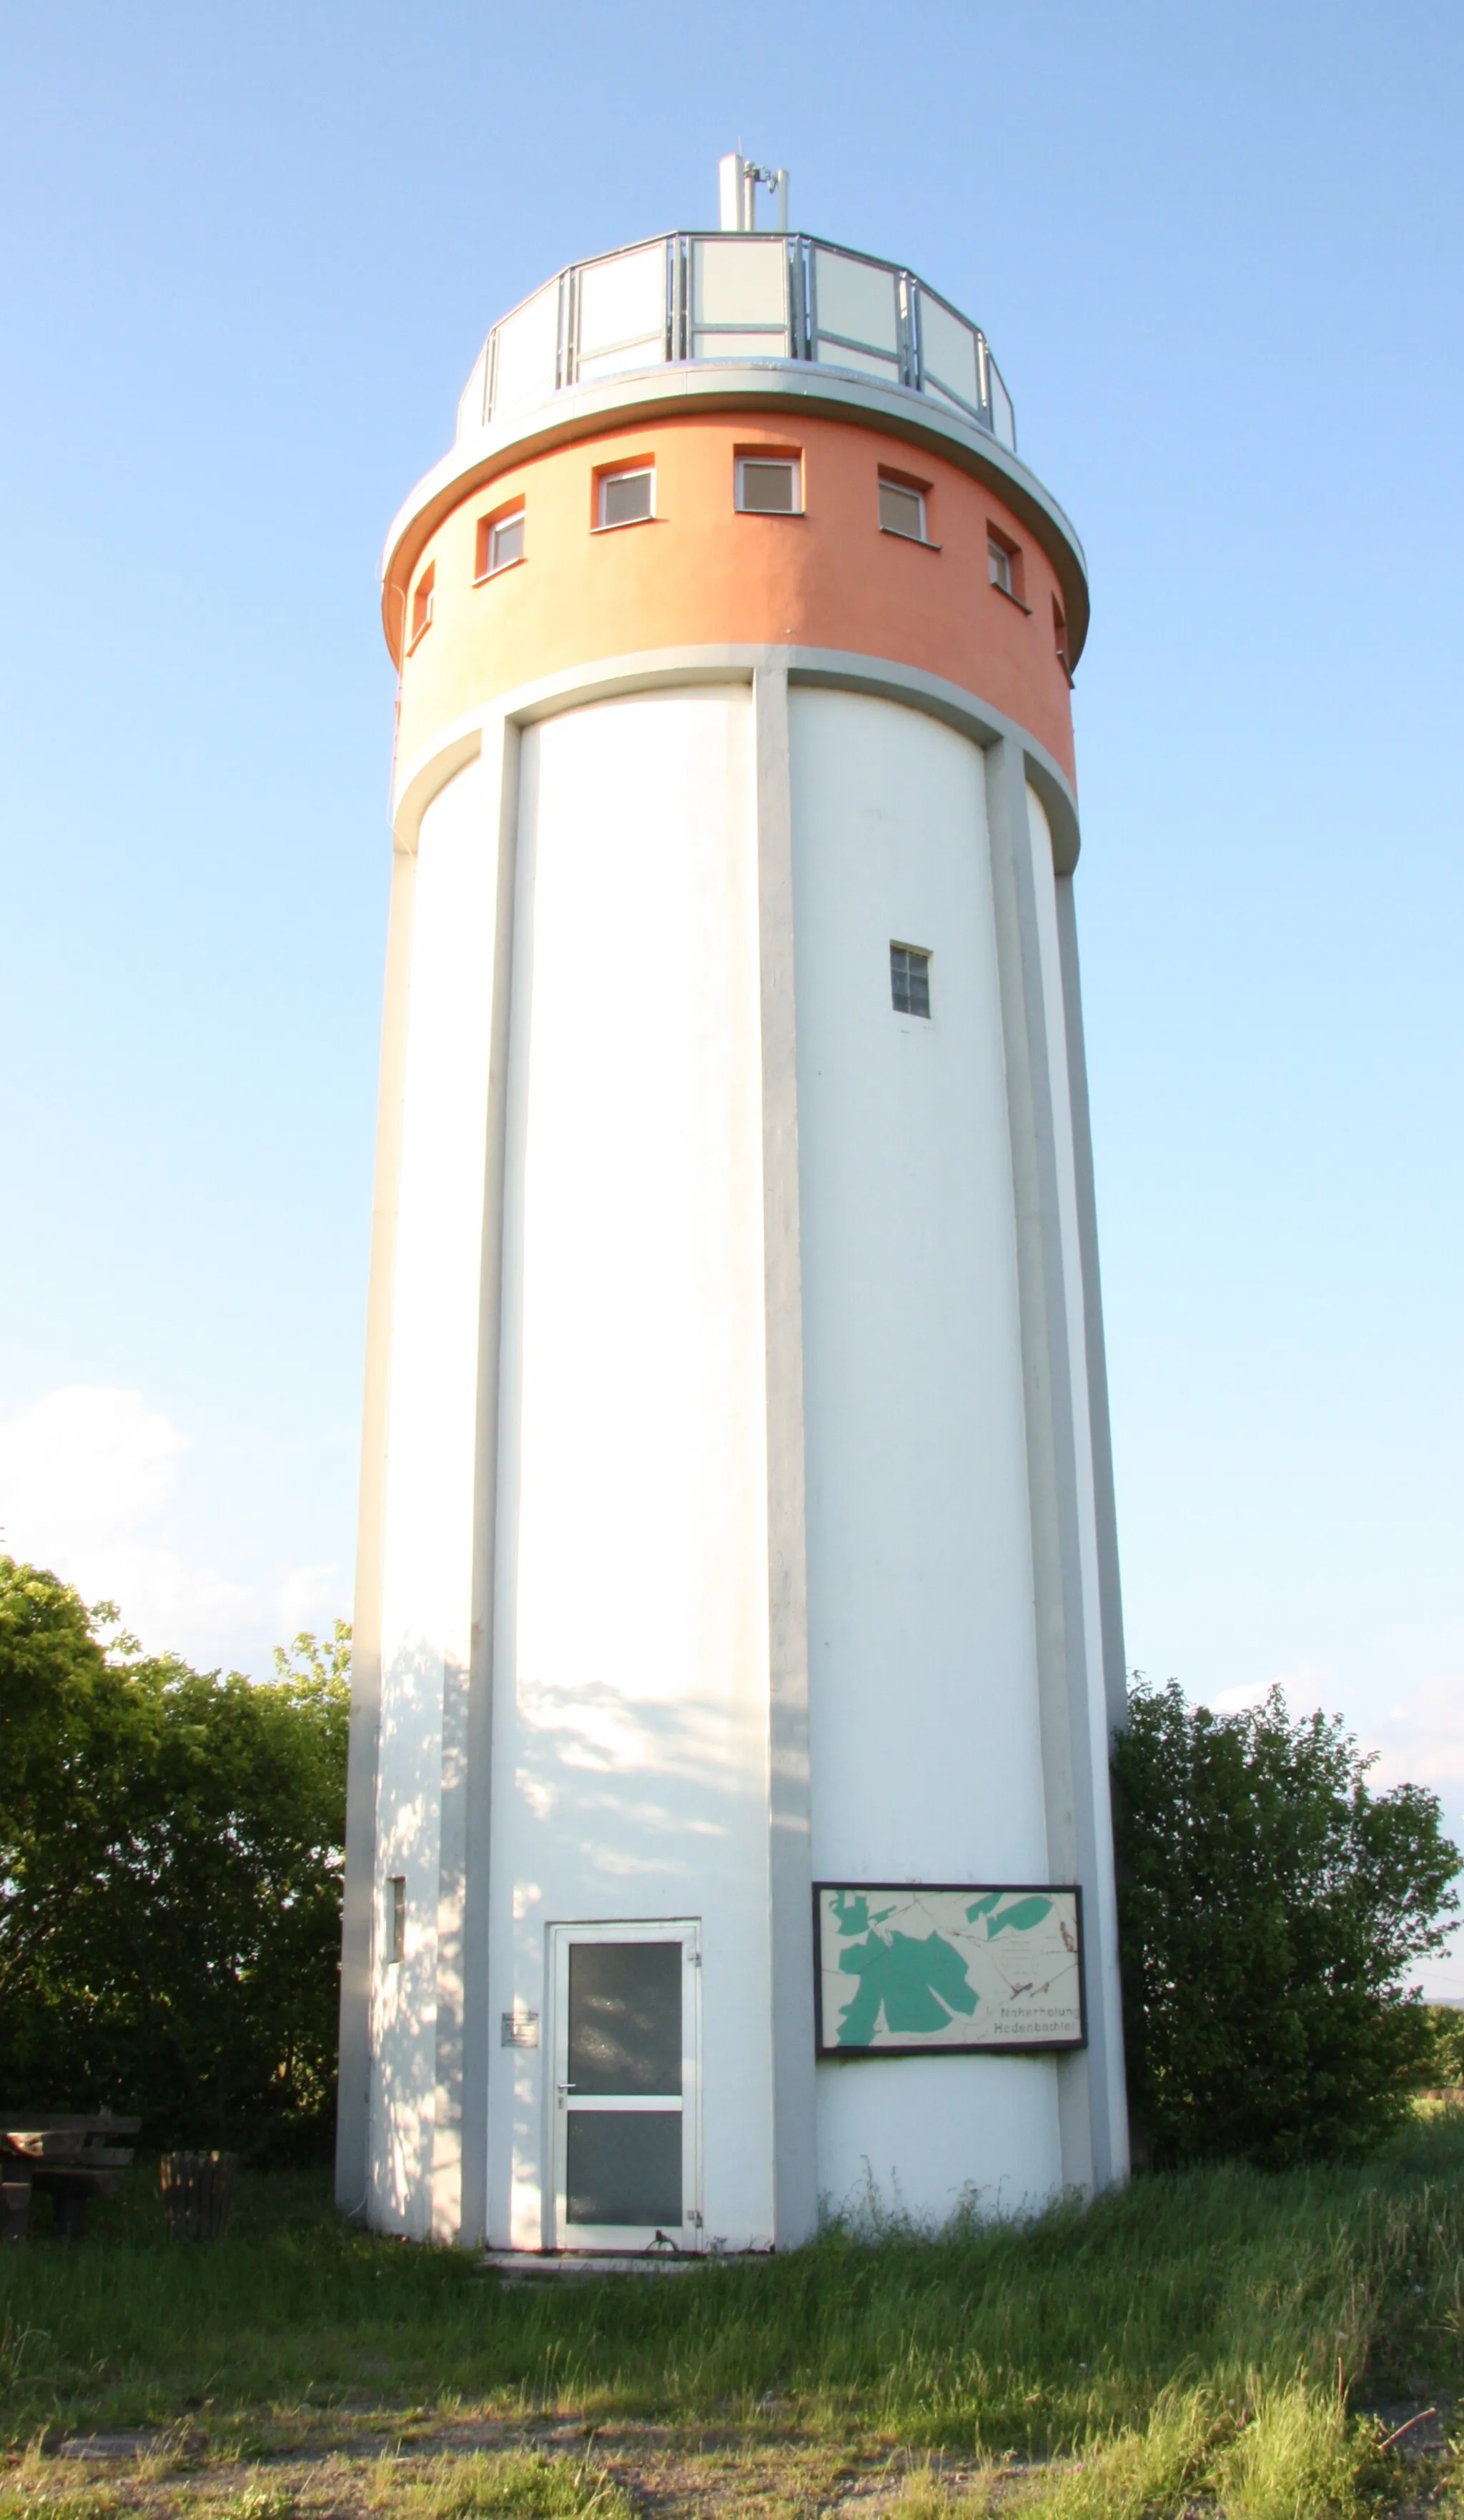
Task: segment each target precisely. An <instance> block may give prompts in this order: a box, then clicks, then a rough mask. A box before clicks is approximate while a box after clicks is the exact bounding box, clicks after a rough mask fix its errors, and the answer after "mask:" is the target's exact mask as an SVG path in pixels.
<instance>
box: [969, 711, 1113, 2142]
mask: <svg viewBox="0 0 1464 2520" xmlns="http://www.w3.org/2000/svg"><path fill="white" fill-rule="evenodd" d="M987 800H988V813H989V820H990V827H991V848H992V882H993V890H994V894H995V900H996V914H997V934H998V959H999V966H1000V975H1001V983H1000V984H1001V1019H1002V1033H1003V1040H1004V1047H1005V1057H1006V1084H1007V1102H1008V1111H1009V1117H1010V1134H1011V1150H1012V1182H1013V1192H1014V1210H1015V1217H1016V1238H1017V1276H1018V1287H1019V1295H1020V1305H1021V1318H1022V1378H1023V1387H1024V1394H1025V1403H1026V1419H1027V1474H1028V1489H1029V1497H1030V1505H1031V1521H1032V1556H1033V1579H1034V1590H1035V1596H1036V1614H1037V1659H1038V1688H1039V1696H1040V1703H1041V1715H1042V1733H1043V1772H1044V1776H1045V1780H1046V1819H1047V1860H1048V1865H1049V1868H1050V1872H1051V1877H1052V1878H1053V1879H1054V1880H1073V1881H1078V1882H1081V1883H1082V1885H1083V1888H1084V1892H1085V1911H1086V1920H1087V1932H1088V1938H1089V1954H1088V1979H1089V1984H1090V1986H1091V1985H1094V1982H1095V1980H1096V1977H1097V1972H1098V1965H1099V1955H1098V1953H1097V1951H1096V1950H1094V1949H1093V1948H1092V1940H1093V1937H1094V1935H1095V1933H1096V1930H1097V1924H1098V1917H1099V1913H1100V1899H1099V1895H1098V1894H1099V1871H1098V1857H1099V1831H1098V1827H1097V1802H1098V1797H1099V1796H1100V1795H1101V1796H1104V1797H1105V1798H1106V1793H1107V1778H1106V1777H1101V1778H1100V1777H1098V1776H1096V1775H1095V1774H1094V1763H1093V1751H1092V1728H1091V1725H1090V1723H1089V1720H1088V1707H1087V1689H1088V1661H1089V1657H1088V1652H1087V1637H1086V1633H1085V1627H1086V1623H1085V1617H1084V1599H1083V1571H1082V1555H1081V1546H1082V1543H1081V1530H1080V1517H1079V1503H1078V1480H1079V1477H1080V1475H1081V1472H1080V1464H1079V1461H1078V1450H1077V1431H1076V1425H1075V1417H1074V1406H1073V1373H1074V1371H1075V1369H1076V1370H1078V1371H1082V1370H1083V1362H1084V1361H1083V1360H1082V1359H1078V1358H1074V1357H1073V1355H1072V1354H1071V1352H1070V1345H1069V1338H1068V1310H1067V1304H1066V1300H1065V1291H1066V1290H1065V1286H1064V1261H1063V1249H1062V1230H1061V1208H1060V1201H1059V1193H1058V1175H1057V1163H1058V1151H1057V1132H1056V1128H1055V1125H1054V1109H1053V1095H1054V1092H1055V1091H1065V1090H1066V1086H1067V1079H1066V1077H1065V1076H1064V1077H1062V1078H1061V1079H1058V1078H1055V1077H1054V1076H1053V1074H1052V1071H1051V1063H1050V1059H1049V1057H1048V1046H1047V1045H1048V1034H1047V1025H1046V1019H1045V1010H1044V1006H1043V971H1042V956H1041V943H1040V938H1039V933H1038V905H1037V897H1036V889H1035V885H1034V880H1033V867H1032V841H1031V829H1030V824H1029V820H1028V808H1027V765H1026V758H1025V754H1024V752H1023V749H1022V746H1021V743H1020V742H1019V741H1017V740H1014V739H1013V738H1011V737H1007V738H1004V739H1003V740H1002V742H999V743H997V744H994V745H993V746H992V747H991V750H990V751H989V752H988V754H987ZM1103 1834H1104V1837H1105V1839H1106V1831H1105V1832H1104V1833H1103ZM1102 1905H1103V1906H1104V1907H1106V1902H1105V1903H1102ZM1095 1991H1096V1988H1095ZM1110 2035H1111V2033H1110V2025H1109V2024H1108V2022H1107V2020H1106V2012H1105V2006H1104V2005H1103V2004H1102V2003H1089V2006H1088V2039H1089V2046H1088V2048H1087V2050H1086V2051H1078V2052H1075V2053H1072V2054H1069V2055H1065V2056H1062V2057H1060V2058H1059V2060H1058V2069H1057V2071H1058V2107H1059V2118H1060V2126H1061V2140H1062V2160H1063V2180H1064V2183H1065V2185H1067V2186H1069V2187H1075V2188H1081V2189H1085V2190H1087V2189H1090V2188H1091V2187H1092V2186H1094V2185H1103V2184H1105V2183H1107V2182H1108V2181H1109V2180H1110V2179H1112V2178H1113V2177H1115V2176H1117V2175H1120V2173H1121V2170H1122V2166H1123V2165H1122V2162H1121V2160H1120V2159H1119V2158H1118V2153H1117V2146H1116V2143H1115V2136H1114V2130H1113V2129H1112V2128H1111V2126H1110V2124H1109V2118H1110V2110H1109V2106H1108V2099H1107V2091H1108V2080H1109V2076H1108V2066H1109V2056H1108V2042H1109V2038H1110ZM1112 2035H1117V2025H1116V2024H1114V2025H1113V2026H1112Z"/></svg>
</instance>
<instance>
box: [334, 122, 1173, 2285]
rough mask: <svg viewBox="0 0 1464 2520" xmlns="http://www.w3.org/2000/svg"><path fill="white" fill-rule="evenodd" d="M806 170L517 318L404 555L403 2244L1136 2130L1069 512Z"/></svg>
mask: <svg viewBox="0 0 1464 2520" xmlns="http://www.w3.org/2000/svg"><path fill="white" fill-rule="evenodd" d="M760 180H762V178H761V175H760V170H758V169H756V168H750V169H749V168H747V167H744V166H741V165H736V166H735V167H734V171H733V173H732V177H731V178H730V179H727V180H725V182H724V196H725V200H726V201H727V203H729V204H730V209H729V214H728V215H729V225H728V230H727V232H725V233H710V234H704V233H678V234H676V235H671V236H663V237H657V238H653V239H652V240H650V241H649V242H648V243H646V244H643V245H639V246H635V247H632V248H628V249H627V250H626V251H624V252H622V253H617V254H610V255H606V256H602V257H600V258H599V259H598V260H595V261H591V262H586V263H581V264H577V265H575V266H574V267H573V268H571V269H570V270H568V271H565V272H561V273H560V274H559V276H558V277H557V278H556V279H555V280H554V281H552V282H550V284H549V285H548V287H547V288H545V289H543V290H541V291H540V292H539V293H537V295H535V296H534V297H531V298H530V299H529V300H528V301H527V302H526V303H525V304H524V305H523V306H521V307H519V308H518V309H517V310H516V311H515V312H514V313H513V314H511V315H510V316H508V317H506V318H505V319H504V321H503V322H502V323H500V324H499V325H498V326H497V327H496V328H495V330H494V332H493V333H492V334H491V335H490V337H489V339H488V342H487V344H486V346H485V349H484V351H483V354H482V356H481V358H480V359H479V360H478V362H477V364H476V366H475V367H474V369H473V373H472V376H471V378H470V379H469V381H468V385H467V389H466V393H465V395H464V398H463V403H462V407H461V410H460V414H459V424H458V433H457V438H456V441H455V443H454V446H453V448H452V450H451V452H450V453H449V454H448V455H447V456H446V457H445V458H444V459H443V461H442V462H441V463H440V464H438V465H437V466H436V467H435V469H434V470H433V471H432V472H429V473H428V474H427V475H426V477H425V479H424V480H423V481H422V482H421V483H420V484H419V486H418V488H417V489H416V490H415V491H414V493H413V494H412V497H411V498H410V500H409V501H408V503H407V505H406V506H405V508H404V509H403V510H402V512H401V514H400V515H399V516H398V517H397V518H396V521H395V523H394V524H393V526H392V528H391V532H390V536H389V538H388V542H387V547H386V556H385V563H384V579H383V607H384V618H385V627H386V636H387V640H388V643H389V645H390V647H391V650H392V652H393V655H394V656H395V657H396V658H397V659H398V660H399V663H400V670H401V694H400V704H399V723H398V735H397V755H396V772H395V782H394V797H393V834H394V848H395V854H394V860H393V868H394V884H393V895H392V910H391V929H390V944H389V953H388V968H387V983H386V1008H385V1025H384V1046H383V1057H382V1082H381V1116H380V1135H379V1148H378V1159H377V1212H376V1237H375V1248H374V1256H373V1266H372V1292H371V1316H370V1332H369V1357H368V1373H367V1402H366V1428H365V1454H364V1469H363V1487H362V1511H361V1545H360V1567H359V1576H358V1594H357V1610H356V1664H355V1681H354V1700H353V1715H352V1750H351V1784H350V1812H349V1824H348V1847H347V1865H346V1933H345V1961H344V1981H343V1998H342V2052H341V2097H340V2135H339V2155H338V2195H339V2199H340V2202H341V2203H342V2205H343V2206H344V2207H345V2208H346V2209H347V2210H350V2211H356V2212H361V2213H364V2214H365V2216H366V2217H367V2219H369V2220H370V2221H371V2222H372V2223H373V2224H374V2225H376V2226H377V2227H378V2228H383V2229H393V2230H401V2231H405V2232H408V2233H412V2234H415V2235H418V2236H421V2237H426V2236H430V2235H436V2236H438V2237H441V2238H448V2239H453V2240H457V2241H462V2242H464V2243H476V2242H478V2241H480V2240H483V2239H486V2240H487V2241H489V2242H490V2243H491V2244H493V2245H494V2246H496V2247H500V2248H511V2249H523V2250H543V2249H550V2250H565V2249H602V2250H617V2251H618V2250H626V2249H638V2248H643V2247H646V2246H664V2245H666V2244H667V2243H668V2242H669V2243H671V2244H673V2245H675V2246H678V2247H681V2248H685V2249H688V2250H694V2249H698V2248H702V2247H712V2246H722V2247H726V2248H729V2249H743V2248H764V2247H767V2246H769V2245H770V2244H772V2245H776V2246H780V2247H781V2246H787V2245H790V2244H793V2243H795V2242H797V2241H798V2240H800V2239H802V2238H804V2237H805V2236H806V2235H807V2234H808V2233H809V2232H810V2231H812V2230H813V2229H814V2228H816V2225H817V2222H818V2218H819V2214H820V2211H821V2207H823V2208H832V2209H833V2210H839V2209H841V2208H844V2209H847V2208H859V2207H861V2206H862V2205H863V2204H864V2203H865V2201H866V2200H867V2199H868V2198H869V2197H870V2196H871V2195H872V2196H874V2197H876V2198H878V2199H879V2200H880V2201H881V2202H882V2204H883V2205H884V2207H885V2208H887V2209H896V2210H901V2209H903V2210H904V2211H906V2212H908V2213H909V2214H912V2215H916V2216H919V2217H922V2218H925V2219H929V2220H941V2219H943V2218H945V2217H946V2216H948V2215H949V2214H950V2213H951V2212H952V2211H953V2210H954V2209H955V2208H957V2207H958V2206H960V2205H961V2204H962V2203H969V2202H973V2201H974V2202H976V2203H977V2204H978V2205H980V2206H983V2207H986V2208H996V2209H998V2210H999V2209H1002V2208H1007V2209H1011V2208H1016V2207H1019V2206H1021V2205H1023V2204H1025V2203H1029V2202H1034V2201H1037V2200H1040V2199H1042V2198H1044V2197H1047V2196H1049V2195H1051V2194H1053V2193H1055V2192H1057V2191H1058V2190H1060V2189H1063V2188H1076V2189H1083V2190H1089V2189H1091V2188H1093V2187H1095V2186H1099V2185H1102V2184H1104V2183H1108V2182H1111V2181H1112V2180H1114V2179H1116V2178H1119V2177H1122V2176H1123V2174H1124V2171H1125V2169H1126V2166H1127V2138H1126V2124H1125V2109H1124V2082H1123V2057H1122V2035H1121V2024H1120V2010H1119V1989H1118V1971H1117V1947H1116V1926H1115V1907H1114V1883H1113V1858H1112V1847H1111V1838H1110V1823H1109V1803H1108V1767H1107V1757H1108V1740H1109V1733H1110V1728H1111V1726H1112V1724H1113V1723H1114V1722H1115V1721H1116V1720H1117V1718H1118V1715H1119V1714H1120V1712H1121V1709H1122V1703H1123V1650H1122V1641H1121V1635H1120V1623H1119V1596H1118V1574H1117V1557H1116V1550H1115V1540H1114V1522H1113V1507H1112V1487H1111V1476H1110V1468H1109V1455H1108V1428H1107V1404H1106V1394H1105V1388H1104V1378H1103V1356H1102V1332H1101V1322H1100V1313H1099V1299H1098V1277H1097V1259H1096V1244H1095V1236H1094V1225H1093V1202H1092V1190H1091V1179H1090V1163H1089V1149H1088V1131H1087V1103H1086V1091H1085V1081H1084V1061H1083V1045H1082V1026H1081V1016H1080V1010H1079V997H1078V970H1077V955H1076V945H1075V932H1074V924H1073V904H1072V877H1073V869H1074V866H1075V864H1076V860H1077V854H1078V823H1077V809H1076V804H1075V798H1074V789H1073V757H1072V725H1071V710H1070V700H1069V686H1070V681H1071V675H1072V669H1073V666H1074V664H1075V663H1076V660H1077V657H1078V655H1079V652H1080V651H1081V649H1082V645H1083V640H1084V636H1085V633H1086V628H1087V582H1086V576H1085V568H1084V562H1083V556H1082V552H1081V549H1080V546H1079V544H1078V540H1077V537H1076V535H1075V534H1074V531H1073V529H1072V527H1071V525H1070V524H1069V523H1068V521H1067V519H1066V518H1065V517H1064V516H1063V515H1062V512H1061V510H1060V509H1058V508H1057V507H1056V505H1055V504H1054V502H1053V501H1052V500H1051V498H1050V497H1049V496H1048V494H1047V492H1046V491H1045V490H1044V489H1043V486H1042V485H1041V483H1040V482H1039V481H1038V480H1037V479H1036V478H1035V477H1034V475H1033V474H1032V473H1031V472H1029V471H1028V470H1027V468H1026V467H1025V465H1024V464H1023V463H1022V462H1021V461H1020V459H1019V458H1018V456H1017V454H1016V451H1015V431H1014V427H1013V424H1012V413H1011V405H1010V402H1009V400H1008V398H1007V395H1006V392H1005V389H1004V387H1003V385H1002V382H1001V380H1000V377H999V375H998V370H997V367H996V363H995V361H994V360H993V359H992V356H991V353H990V351H989V349H988V346H987V343H986V340H985V338H984V337H983V335H982V334H981V333H980V332H979V331H978V330H977V329H976V327H975V326H974V325H972V324H970V323H969V322H968V321H967V319H966V318H965V317H964V316H963V315H961V314H960V313H958V312H957V310H956V309H955V308H954V307H953V306H951V305H949V304H948V303H947V302H946V301H945V300H944V299H942V298H940V297H938V296H937V295H936V294H935V293H934V292H933V291H931V290H929V289H928V288H926V286H925V284H924V283H923V282H922V281H920V280H918V279H917V278H916V277H915V275H914V274H912V273H911V272H909V271H907V270H904V269H901V268H899V267H898V266H896V265H893V264H890V263H887V262H882V261H880V260H878V259H876V258H871V257H869V256H867V255H863V254H857V253H853V252H849V251H846V250H845V249H844V248H835V247H832V246H829V245H827V244H824V243H823V242H821V240H818V239H815V238H811V237H807V236H800V235H795V234H791V233H785V232H781V231H780V232H778V233H776V234H772V235H770V234H761V235H760V234H758V233H757V232H756V229H755V228H754V227H753V226H751V225H750V224H749V222H750V219H751V217H752V215H753V212H752V208H751V205H752V204H753V203H755V200H756V193H757V188H758V183H759V181H760ZM776 189H777V198H778V200H779V203H783V204H785V203H786V178H785V177H781V178H780V179H779V181H778V184H777V188H776Z"/></svg>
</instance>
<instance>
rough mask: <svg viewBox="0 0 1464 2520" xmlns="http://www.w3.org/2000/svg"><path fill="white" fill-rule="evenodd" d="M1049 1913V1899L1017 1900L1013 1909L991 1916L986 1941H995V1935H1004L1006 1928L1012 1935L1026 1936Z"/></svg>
mask: <svg viewBox="0 0 1464 2520" xmlns="http://www.w3.org/2000/svg"><path fill="white" fill-rule="evenodd" d="M1051 1913H1052V1902H1051V1900H1050V1899H1019V1900H1018V1901H1017V1904H1016V1906H1015V1907H1014V1908H1006V1909H1003V1911H1002V1913H1001V1914H1000V1915H999V1916H993V1918H992V1920H991V1922H990V1924H989V1925H988V1926H987V1929H986V1936H987V1940H988V1942H993V1941H995V1939H996V1937H997V1935H998V1934H1004V1933H1005V1932H1006V1929H1007V1927H1008V1926H1010V1928H1011V1930H1012V1932H1013V1933H1014V1934H1028V1933H1030V1932H1031V1931H1032V1928H1033V1926H1034V1925H1040V1924H1041V1923H1042V1921H1043V1916H1047V1915H1050V1914H1051Z"/></svg>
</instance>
